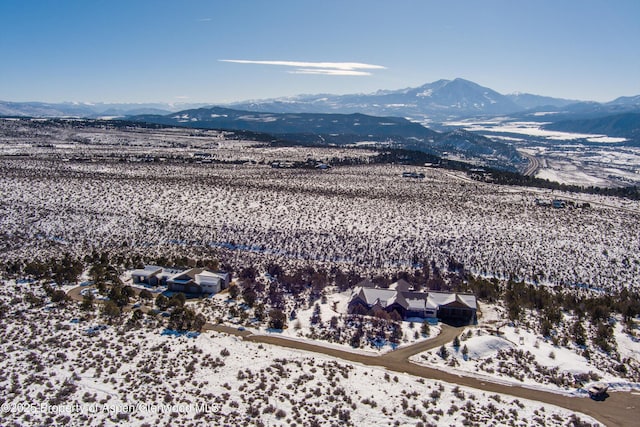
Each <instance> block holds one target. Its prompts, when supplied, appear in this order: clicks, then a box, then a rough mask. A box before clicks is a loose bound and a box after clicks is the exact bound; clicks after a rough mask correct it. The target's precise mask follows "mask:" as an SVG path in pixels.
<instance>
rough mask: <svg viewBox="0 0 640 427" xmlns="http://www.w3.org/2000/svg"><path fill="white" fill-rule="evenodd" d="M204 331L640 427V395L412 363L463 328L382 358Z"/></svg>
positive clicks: (222, 328)
mask: <svg viewBox="0 0 640 427" xmlns="http://www.w3.org/2000/svg"><path fill="white" fill-rule="evenodd" d="M81 289H84V287H83V288H80V287H78V288H74V289H71V290H70V291H69V292H68V295H69V296H70V297H71V298H72V299H74V300H76V301H82V296H81V295H80V290H81ZM142 309H143V310H144V311H146V310H148V307H144V306H143V307H142ZM204 329H205V330H211V331H216V332H222V333H226V334H231V335H235V336H238V337H241V338H242V339H243V340H245V341H251V342H257V343H263V344H270V345H277V346H280V347H286V348H291V349H295V350H303V351H309V352H313V353H317V354H323V355H327V356H330V357H335V358H338V359H342V360H345V361H349V362H355V363H360V364H363V365H368V366H379V367H383V368H386V369H388V370H390V371H395V372H400V373H406V374H409V375H414V376H417V377H422V378H425V379H430V380H436V381H443V382H447V383H451V384H456V385H460V386H464V387H470V388H474V389H477V390H479V391H483V392H487V393H501V394H506V395H510V396H513V397H519V398H522V399H529V400H534V401H538V402H544V403H548V404H551V405H556V406H560V407H563V408H566V409H569V410H572V411H575V412H581V413H583V414H586V415H589V416H591V417H593V418H595V419H596V420H598V421H600V422H601V423H603V424H605V425H607V426H612V427H617V426H619V427H627V426H633V425H638V420H640V393H631V392H615V393H611V394H610V395H609V397H608V398H607V399H606V400H604V401H599V402H597V401H594V400H592V399H589V398H584V397H571V396H567V395H562V394H557V393H552V392H548V391H543V390H538V389H532V388H527V387H523V386H517V385H507V384H499V383H495V382H491V381H488V380H483V379H479V378H475V377H470V376H464V375H460V374H454V373H450V372H446V371H443V370H439V369H434V368H429V367H426V366H420V365H417V364H415V363H412V362H411V361H410V360H409V358H410V357H411V356H414V355H416V354H419V353H422V352H425V351H428V350H432V349H434V348H436V347H440V346H441V345H443V344H447V343H449V342H451V341H453V339H454V337H456V336H457V335H460V333H461V332H462V330H463V328H454V327H451V326H447V325H444V324H443V325H442V330H441V333H440V334H439V335H438V336H437V337H435V338H433V339H430V340H427V341H422V342H419V343H416V344H413V345H410V346H406V347H401V348H399V349H397V350H394V351H392V352H389V353H386V354H383V355H380V356H373V355H366V354H361V353H352V352H349V351H345V350H340V349H337V348H332V347H325V346H322V345H317V344H314V343H312V342H305V341H297V340H292V339H288V338H284V337H281V336H278V335H275V334H269V335H255V334H253V333H252V332H250V331H247V330H244V329H243V330H239V329H238V328H237V327H236V328H234V327H230V326H226V325H214V324H211V323H207V324H206V325H205V326H204Z"/></svg>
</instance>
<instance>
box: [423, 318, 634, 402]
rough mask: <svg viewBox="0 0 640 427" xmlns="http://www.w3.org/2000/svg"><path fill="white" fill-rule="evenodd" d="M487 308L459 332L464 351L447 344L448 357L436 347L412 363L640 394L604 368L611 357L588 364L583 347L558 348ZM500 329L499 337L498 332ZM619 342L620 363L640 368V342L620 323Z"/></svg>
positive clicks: (577, 390) (557, 388)
mask: <svg viewBox="0 0 640 427" xmlns="http://www.w3.org/2000/svg"><path fill="white" fill-rule="evenodd" d="M483 310H484V312H483V315H484V316H483V319H482V320H481V321H480V323H479V325H478V326H474V327H469V328H467V329H465V331H464V332H462V333H461V334H460V346H459V347H454V346H453V343H449V344H447V345H446V346H445V348H446V349H447V352H448V355H447V357H446V358H443V357H441V356H440V355H439V354H438V349H435V350H432V351H428V352H424V353H421V354H418V355H415V356H413V357H412V358H411V360H412V361H414V362H415V363H418V364H421V365H425V366H431V367H436V368H438V369H444V370H446V371H448V372H451V371H454V372H455V371H459V372H460V373H464V374H465V375H471V376H478V377H481V378H487V379H490V380H491V381H496V382H504V383H513V384H518V385H525V386H527V387H532V388H540V389H545V390H549V391H554V392H560V393H569V394H584V390H585V389H586V388H588V384H589V383H591V382H596V381H603V382H606V383H608V384H610V385H611V386H612V389H614V388H618V389H629V388H633V389H638V390H640V383H634V382H629V381H628V380H626V379H624V378H621V377H620V376H619V375H615V374H614V373H613V372H611V370H607V369H604V366H605V365H602V364H601V363H599V362H602V360H603V359H610V357H611V356H610V355H607V354H604V353H602V352H599V351H598V350H597V349H592V355H591V358H590V359H589V360H588V359H586V358H585V357H584V356H583V355H582V352H583V350H584V347H580V346H576V345H575V344H571V343H567V344H566V345H554V344H553V342H552V341H551V340H549V339H545V338H544V337H542V336H540V334H539V333H536V332H534V331H533V330H531V329H529V328H526V327H522V326H520V327H517V326H514V325H513V324H509V323H506V322H504V321H503V320H500V319H504V317H503V314H502V310H501V309H500V308H499V307H496V306H490V305H483ZM497 327H499V332H500V335H498V334H497V333H496V328H497ZM636 336H637V334H636ZM614 339H615V342H616V344H617V352H618V353H619V354H620V359H621V360H627V363H628V364H630V366H634V368H631V369H637V367H638V366H640V340H638V338H636V337H632V336H630V335H629V334H628V333H626V332H624V331H623V328H622V326H621V325H620V324H616V326H615V329H614ZM465 347H466V350H464V348H465ZM465 352H466V353H467V354H466V355H465V354H464V353H465Z"/></svg>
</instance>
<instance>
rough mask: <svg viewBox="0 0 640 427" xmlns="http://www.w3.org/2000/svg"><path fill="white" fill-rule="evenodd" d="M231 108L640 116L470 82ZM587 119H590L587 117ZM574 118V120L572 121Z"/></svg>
mask: <svg viewBox="0 0 640 427" xmlns="http://www.w3.org/2000/svg"><path fill="white" fill-rule="evenodd" d="M204 106H206V104H186V103H182V104H180V103H174V104H169V103H146V104H108V103H98V104H89V103H70V102H68V103H58V104H51V103H40V102H4V101H0V115H1V116H31V117H89V118H96V117H102V116H119V117H122V116H131V115H136V114H168V113H171V112H176V111H180V110H185V109H191V108H198V107H204ZM226 106H227V107H229V108H233V109H238V110H246V111H260V112H270V113H341V114H352V113H362V114H368V115H373V116H382V117H388V116H396V117H408V118H411V119H412V120H414V121H419V122H422V123H437V122H441V121H445V120H451V119H457V118H465V117H474V116H490V115H493V116H495V115H502V114H509V115H511V114H517V113H522V112H526V111H555V112H566V113H567V114H574V115H575V114H582V115H583V117H582V118H587V117H588V116H589V115H591V117H595V116H598V115H600V116H601V115H603V114H619V113H622V112H625V111H631V110H638V111H640V95H638V96H629V97H620V98H618V99H616V100H613V101H611V102H608V103H597V102H590V101H576V100H570V99H561V98H553V97H548V96H539V95H532V94H528V93H515V94H510V95H503V94H500V93H498V92H496V91H494V90H493V89H490V88H487V87H484V86H480V85H479V84H477V83H474V82H471V81H468V80H464V79H454V80H438V81H435V82H433V83H427V84H425V85H422V86H420V87H416V88H406V89H400V90H380V91H377V92H375V93H370V94H351V95H328V94H321V95H299V96H295V97H288V98H277V99H267V100H257V101H245V102H238V103H233V104H229V105H226ZM585 115H586V116H585ZM567 118H568V117H567Z"/></svg>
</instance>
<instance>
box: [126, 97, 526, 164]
mask: <svg viewBox="0 0 640 427" xmlns="http://www.w3.org/2000/svg"><path fill="white" fill-rule="evenodd" d="M127 119H128V120H131V121H138V122H144V123H155V124H162V125H169V126H181V127H193V128H201V129H202V128H204V129H223V130H241V131H251V132H260V133H267V134H270V135H273V136H274V138H278V139H280V140H282V141H285V142H286V141H288V142H292V143H296V144H309V145H325V146H326V145H347V144H372V145H379V146H380V145H381V146H389V147H398V148H405V149H412V150H419V151H424V152H427V153H430V154H436V155H443V154H444V153H450V154H456V155H458V156H464V157H468V158H472V159H477V160H481V161H483V162H484V163H487V164H492V165H495V166H499V167H503V168H504V167H506V168H509V169H513V167H514V165H515V164H517V163H519V162H520V161H521V158H520V155H519V154H518V153H517V151H516V150H515V149H514V148H513V147H511V146H510V145H508V144H505V143H502V142H499V141H493V140H491V139H489V138H486V137H483V136H481V135H476V134H473V133H470V132H465V131H461V130H456V131H453V132H446V133H439V132H435V131H433V130H431V129H428V128H425V127H424V126H422V125H420V124H418V123H415V122H412V121H410V120H407V119H404V118H399V117H376V116H370V115H365V114H360V113H354V114H323V113H263V112H256V111H246V110H236V109H229V108H222V107H209V108H198V109H192V110H184V111H180V112H177V113H171V114H168V115H138V116H133V117H128V118H127Z"/></svg>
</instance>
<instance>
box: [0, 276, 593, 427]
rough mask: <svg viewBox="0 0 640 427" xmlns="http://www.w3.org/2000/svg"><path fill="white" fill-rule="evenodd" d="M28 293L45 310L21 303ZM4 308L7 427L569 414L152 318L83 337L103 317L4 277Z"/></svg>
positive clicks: (378, 421) (1, 381) (537, 419)
mask: <svg viewBox="0 0 640 427" xmlns="http://www.w3.org/2000/svg"><path fill="white" fill-rule="evenodd" d="M25 287H27V288H28V289H29V290H30V291H31V292H33V293H34V294H35V296H36V297H38V298H42V299H43V303H45V305H44V306H42V307H33V306H30V305H29V304H27V303H25V302H22V300H21V298H17V299H16V298H15V296H16V295H20V293H21V292H25ZM0 302H1V303H2V307H3V310H2V313H3V316H2V317H1V318H0V324H1V325H2V328H1V331H2V332H1V334H2V340H1V341H0V342H1V344H0V352H1V353H2V358H3V361H4V362H3V370H2V374H1V375H0V390H1V393H0V395H1V396H2V403H3V406H2V410H3V414H2V416H3V424H7V425H9V424H13V423H15V424H20V425H50V426H52V425H96V426H97V425H117V424H123V423H124V424H127V425H134V426H148V425H160V424H162V425H166V424H170V425H201V424H203V423H204V424H209V425H211V424H218V425H220V424H225V425H291V424H299V425H318V426H319V425H338V424H339V425H390V424H394V423H398V424H401V425H404V424H415V423H418V422H422V423H426V424H435V425H460V424H463V423H466V424H474V425H506V424H510V423H512V422H515V423H517V424H518V425H566V423H567V420H569V419H570V418H572V417H575V416H576V415H575V414H572V413H571V412H570V411H567V410H563V409H560V408H557V407H554V406H551V405H542V404H540V403H536V402H530V401H526V400H522V399H520V400H518V399H513V398H511V397H509V396H504V395H497V394H491V395H489V394H487V393H484V392H481V391H478V390H471V389H466V388H463V387H455V386H452V385H449V384H444V383H439V382H434V381H429V380H423V379H419V378H415V377H412V376H408V375H404V374H396V373H390V372H387V371H386V370H384V369H381V368H376V367H371V366H362V365H354V364H349V363H344V362H341V361H336V360H333V359H331V358H329V357H325V356H319V355H317V354H310V353H306V352H301V351H293V350H286V349H282V348H278V347H272V346H264V345H261V344H254V343H250V342H243V341H241V340H240V339H239V338H237V337H231V336H228V335H225V334H218V333H205V334H201V335H199V336H197V337H194V338H187V337H185V336H174V335H171V334H163V333H162V328H161V327H158V326H157V324H156V321H155V320H154V319H152V318H149V319H148V320H147V321H145V322H144V324H142V325H139V326H135V325H133V326H131V328H130V329H127V328H124V327H120V326H113V325H106V327H105V328H104V329H99V330H98V331H97V332H96V333H94V334H92V335H88V334H87V333H86V331H87V330H88V328H89V327H91V326H96V325H101V324H103V322H102V320H101V319H100V318H99V317H95V314H94V313H87V312H81V311H80V310H79V308H78V306H77V305H75V304H71V305H68V306H66V307H62V306H57V305H52V304H48V303H47V297H46V296H44V295H43V293H42V291H39V290H38V288H36V287H34V286H32V285H31V284H28V283H23V284H15V282H12V281H9V282H3V283H2V286H1V287H0ZM578 417H579V418H581V419H582V420H583V421H587V422H590V423H594V424H597V423H596V422H595V421H594V420H592V419H590V418H588V417H585V416H583V415H578ZM583 425H584V424H583Z"/></svg>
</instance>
